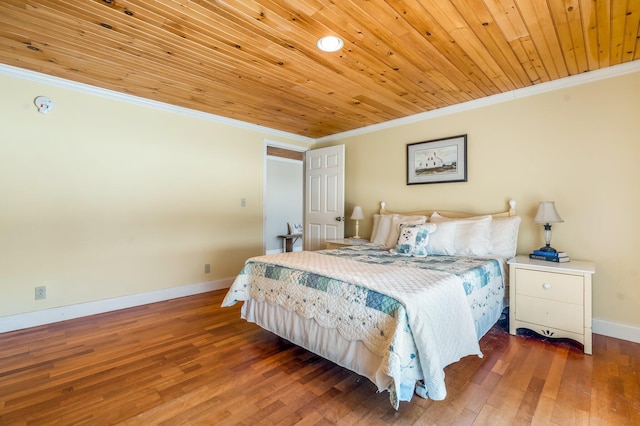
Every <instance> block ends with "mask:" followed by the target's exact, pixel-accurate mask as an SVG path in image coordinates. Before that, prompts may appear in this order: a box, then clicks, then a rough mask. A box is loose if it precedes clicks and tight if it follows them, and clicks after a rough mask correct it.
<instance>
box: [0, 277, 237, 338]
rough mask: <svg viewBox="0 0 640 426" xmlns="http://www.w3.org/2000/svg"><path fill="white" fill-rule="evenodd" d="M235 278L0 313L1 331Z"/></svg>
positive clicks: (155, 299) (199, 290)
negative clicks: (30, 310)
mask: <svg viewBox="0 0 640 426" xmlns="http://www.w3.org/2000/svg"><path fill="white" fill-rule="evenodd" d="M233 280H234V278H227V279H222V280H216V281H206V282H202V283H196V284H189V285H184V286H180V287H171V288H165V289H162V290H155V291H151V292H149V293H140V294H132V295H130V296H122V297H114V298H113V299H104V300H95V301H93V302H86V303H79V304H76V305H68V306H60V307H57V308H51V309H45V310H42V311H35V312H26V313H23V314H17V315H9V316H6V317H0V333H5V332H7V331H15V330H21V329H23V328H29V327H36V326H39V325H44V324H51V323H54V322H59V321H66V320H69V319H73V318H80V317H86V316H89V315H95V314H101V313H104V312H110V311H117V310H119V309H126V308H132V307H134V306H141V305H147V304H149V303H155V302H162V301H163V300H170V299H177V298H179V297H185V296H191V295H194V294H199V293H205V292H207V291H213V290H220V289H223V288H229V287H231V284H232V283H233Z"/></svg>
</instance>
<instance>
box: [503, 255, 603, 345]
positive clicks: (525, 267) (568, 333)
mask: <svg viewBox="0 0 640 426" xmlns="http://www.w3.org/2000/svg"><path fill="white" fill-rule="evenodd" d="M508 263H509V305H510V306H509V333H511V334H513V335H515V334H516V332H517V330H518V329H519V328H527V329H529V330H532V331H535V332H536V333H539V334H541V335H543V336H546V337H552V338H561V337H564V338H569V339H573V340H575V341H577V342H580V343H582V344H583V345H584V353H586V354H589V355H591V353H592V344H591V343H592V339H591V280H592V276H593V274H594V273H595V272H596V265H595V263H593V262H588V261H583V260H571V261H570V262H566V263H553V262H548V261H545V260H533V259H529V257H528V256H516V257H515V258H513V259H511V260H510V261H509V262H508Z"/></svg>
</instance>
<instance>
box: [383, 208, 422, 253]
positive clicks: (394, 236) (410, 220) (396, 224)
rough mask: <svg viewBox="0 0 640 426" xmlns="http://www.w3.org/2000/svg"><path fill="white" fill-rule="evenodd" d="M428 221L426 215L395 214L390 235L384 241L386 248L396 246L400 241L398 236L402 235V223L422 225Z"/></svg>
mask: <svg viewBox="0 0 640 426" xmlns="http://www.w3.org/2000/svg"><path fill="white" fill-rule="evenodd" d="M426 222H427V217H426V216H404V215H399V214H394V215H393V218H392V219H391V229H390V230H389V235H388V236H387V239H386V241H385V242H384V246H385V247H386V248H393V247H395V246H396V244H397V243H398V237H399V236H400V226H401V225H422V224H423V223H426Z"/></svg>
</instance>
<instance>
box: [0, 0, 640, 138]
mask: <svg viewBox="0 0 640 426" xmlns="http://www.w3.org/2000/svg"><path fill="white" fill-rule="evenodd" d="M639 22H640V0H404V1H403V0H385V1H383V0H256V1H249V0H245V1H234V0H221V1H216V0H1V1H0V63H4V64H8V65H12V66H16V67H20V68H25V69H29V70H33V71H37V72H41V73H45V74H49V75H53V76H57V77H62V78H65V79H68V80H73V81H77V82H81V83H86V84H91V85H94V86H98V87H102V88H106V89H111V90H115V91H118V92H124V93H129V94H132V95H136V96H140V97H143V98H148V99H153V100H156V101H161V102H166V103H169V104H173V105H178V106H181V107H186V108H191V109H194V110H198V111H204V112H208V113H212V114H216V115H219V116H223V117H228V118H233V119H237V120H241V121H245V122H248V123H253V124H258V125H262V126H266V127H269V128H273V129H278V130H282V131H286V132H291V133H294V134H299V135H302V136H306V137H310V138H320V137H323V136H327V135H332V134H335V133H339V132H344V131H348V130H352V129H357V128H360V127H364V126H367V125H371V124H376V123H381V122H385V121H388V120H392V119H397V118H401V117H406V116H409V115H413V114H417V113H421V112H425V111H430V110H434V109H437V108H442V107H446V106H449V105H454V104H457V103H461V102H465V101H469V100H472V99H478V98H482V97H485V96H489V95H493V94H497V93H502V92H506V91H510V90H514V89H517V88H522V87H527V86H531V85H534V84H538V83H542V82H547V81H552V80H557V79H560V78H563V77H567V76H571V75H576V74H579V73H583V72H588V71H593V70H597V69H600V68H605V67H609V66H612V65H615V64H620V63H624V62H629V61H633V60H637V59H639V58H640V38H639V34H640V33H639ZM328 34H335V35H338V36H340V37H341V38H343V39H344V42H345V47H344V48H343V49H342V50H340V51H338V52H335V53H323V52H321V51H319V50H318V49H317V48H316V41H317V39H318V38H319V37H321V36H324V35H328Z"/></svg>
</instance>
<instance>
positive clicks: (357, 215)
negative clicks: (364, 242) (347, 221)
mask: <svg viewBox="0 0 640 426" xmlns="http://www.w3.org/2000/svg"><path fill="white" fill-rule="evenodd" d="M362 219H364V213H362V207H360V206H355V207H354V208H353V213H351V220H355V221H356V235H354V236H353V238H360V235H359V234H358V232H359V231H360V230H359V221H360V220H362Z"/></svg>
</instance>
